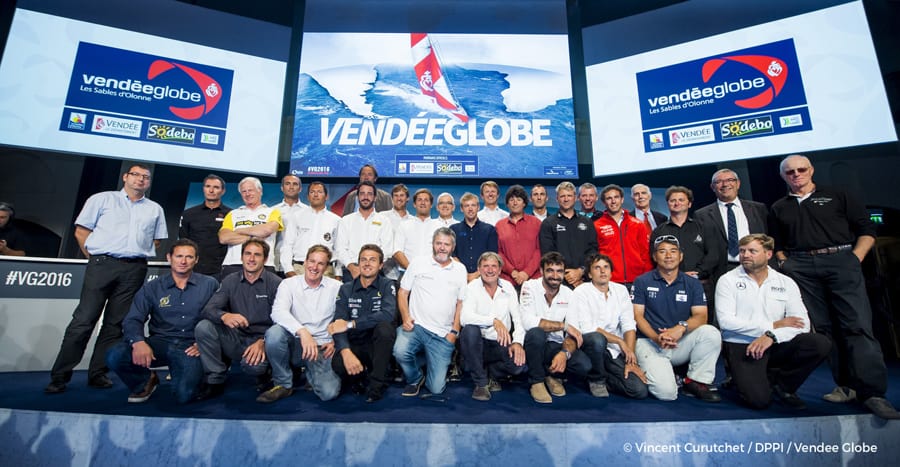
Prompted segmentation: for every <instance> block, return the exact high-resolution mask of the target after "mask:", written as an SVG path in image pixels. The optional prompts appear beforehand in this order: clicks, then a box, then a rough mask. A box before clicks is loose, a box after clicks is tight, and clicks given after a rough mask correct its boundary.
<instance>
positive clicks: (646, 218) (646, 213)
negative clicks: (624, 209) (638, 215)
mask: <svg viewBox="0 0 900 467" xmlns="http://www.w3.org/2000/svg"><path fill="white" fill-rule="evenodd" d="M643 212H644V224H647V229H649V230H653V226H652V225H651V224H650V211H649V210H646V209H645V210H644V211H643Z"/></svg>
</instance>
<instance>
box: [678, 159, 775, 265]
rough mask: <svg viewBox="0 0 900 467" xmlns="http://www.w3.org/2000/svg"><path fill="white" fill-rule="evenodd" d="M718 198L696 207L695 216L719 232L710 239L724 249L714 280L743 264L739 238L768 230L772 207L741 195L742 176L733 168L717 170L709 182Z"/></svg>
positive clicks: (715, 231)
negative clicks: (739, 192)
mask: <svg viewBox="0 0 900 467" xmlns="http://www.w3.org/2000/svg"><path fill="white" fill-rule="evenodd" d="M709 186H710V188H712V191H713V193H715V194H716V198H718V200H717V201H716V202H715V203H712V204H709V205H707V206H704V207H702V208H700V209H698V210H697V212H695V213H694V217H695V218H696V219H697V221H698V222H700V223H701V224H705V225H708V226H710V227H711V230H712V231H713V232H714V233H715V234H716V235H714V236H713V238H711V239H707V240H709V241H712V242H715V244H716V245H717V248H720V249H721V250H720V251H722V252H723V254H722V255H720V257H719V262H718V265H717V267H716V268H715V270H713V272H712V274H711V278H712V280H713V282H715V281H716V280H718V278H719V276H721V275H722V274H725V273H726V272H728V271H730V270H731V269H733V268H734V267H736V266H739V265H740V258H739V256H738V255H739V254H738V241H739V240H740V239H741V237H743V236H745V235H749V234H752V233H768V227H767V217H768V215H769V210H768V209H767V208H766V205H765V204H762V203H758V202H756V201H751V200H749V199H741V198H738V190H739V189H740V188H741V180H740V179H739V178H738V174H737V173H735V172H734V171H733V170H731V169H721V170H717V171H716V173H714V174H713V176H712V182H711V183H710V185H709Z"/></svg>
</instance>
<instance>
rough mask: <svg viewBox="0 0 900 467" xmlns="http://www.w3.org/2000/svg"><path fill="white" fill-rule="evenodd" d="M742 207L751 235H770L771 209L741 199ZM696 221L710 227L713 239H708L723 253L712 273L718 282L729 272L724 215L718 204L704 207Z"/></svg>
mask: <svg viewBox="0 0 900 467" xmlns="http://www.w3.org/2000/svg"><path fill="white" fill-rule="evenodd" d="M741 207H742V208H743V210H744V216H746V217H747V226H748V227H749V228H750V233H768V231H769V226H768V217H769V208H767V207H766V205H765V204H763V203H759V202H756V201H752V200H749V199H743V198H741ZM694 219H696V220H697V221H698V222H700V223H701V224H704V225H706V226H707V227H708V229H709V231H710V232H712V233H713V234H714V235H712V238H710V239H708V240H709V241H711V242H713V244H712V245H710V247H711V248H717V249H718V251H720V252H722V254H721V255H719V261H718V265H717V267H716V269H715V270H714V271H713V272H712V274H711V277H712V278H713V280H718V279H719V276H721V275H722V274H725V273H726V272H728V233H727V228H726V227H725V221H724V220H723V219H722V214H720V213H719V204H718V202H715V203H712V204H709V205H706V206H703V207H702V208H700V209H698V210H697V211H696V212H695V213H694Z"/></svg>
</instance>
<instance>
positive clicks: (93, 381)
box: [44, 164, 169, 394]
mask: <svg viewBox="0 0 900 467" xmlns="http://www.w3.org/2000/svg"><path fill="white" fill-rule="evenodd" d="M122 181H123V182H124V183H125V184H124V186H123V187H122V190H120V191H104V192H102V193H97V194H95V195H93V196H91V197H90V198H88V200H87V202H86V203H85V204H84V208H82V210H81V213H80V214H79V215H78V218H76V219H75V239H76V240H77V241H78V246H79V247H80V248H81V252H82V253H83V254H84V255H85V256H86V257H87V258H88V264H87V269H85V271H84V285H83V286H82V287H81V300H80V301H79V303H78V307H77V308H75V312H74V313H73V314H72V321H70V322H69V325H68V326H67V327H66V332H65V334H64V335H63V341H62V344H61V345H60V348H59V354H58V355H57V356H56V361H55V362H54V363H53V368H52V369H51V370H50V384H48V385H47V387H46V388H44V392H45V393H47V394H59V393H61V392H63V391H65V390H66V384H67V383H68V382H69V380H70V379H72V370H73V369H74V368H75V366H76V365H78V363H79V362H80V361H81V357H82V356H83V355H84V350H85V347H87V343H88V340H90V338H91V333H92V332H93V331H94V326H95V325H96V324H97V321H98V320H99V319H100V315H101V314H103V325H102V326H101V328H100V334H99V335H98V336H97V342H96V343H95V344H94V354H93V356H91V363H90V366H89V367H88V386H91V387H94V388H101V389H105V388H111V387H112V384H113V383H112V380H110V379H109V377H108V376H106V371H107V368H106V351H107V350H108V349H109V348H110V347H111V346H112V345H113V344H115V343H116V341H118V340H119V339H120V338H121V337H122V320H123V319H125V314H126V313H128V308H129V307H130V306H131V300H132V299H133V298H134V294H135V292H137V291H138V289H140V288H141V285H143V283H144V278H145V277H146V276H147V258H150V257H153V256H154V255H155V254H156V247H157V246H159V241H160V240H162V239H165V238H168V237H169V234H168V232H167V231H166V217H165V214H164V213H163V209H162V207H160V205H159V204H156V203H155V202H153V201H150V200H149V199H147V197H146V196H144V194H145V193H146V192H147V190H149V189H150V168H149V167H148V166H146V165H144V164H132V165H131V166H130V167H129V168H128V171H127V172H125V173H124V174H123V175H122ZM104 309H105V312H104Z"/></svg>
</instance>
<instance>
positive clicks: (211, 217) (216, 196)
mask: <svg viewBox="0 0 900 467" xmlns="http://www.w3.org/2000/svg"><path fill="white" fill-rule="evenodd" d="M224 194H225V180H222V177H220V176H218V175H213V174H210V175H207V176H206V178H204V179H203V197H204V199H205V200H204V201H203V204H198V205H196V206H193V207H190V208H188V209H186V210H185V211H184V212H183V213H181V220H180V221H179V227H178V238H189V239H191V240H193V241H194V242H196V243H197V245H198V246H199V247H200V251H198V252H197V254H198V256H199V258H198V262H197V266H196V267H195V268H194V270H195V271H197V272H199V273H201V274H206V275H209V276H213V277H218V276H219V272H221V270H222V260H223V259H225V252H226V251H228V245H223V244H221V243H219V229H220V228H222V221H223V220H224V219H225V214H228V211H231V208H230V207H228V206H225V205H224V204H222V195H224Z"/></svg>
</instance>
